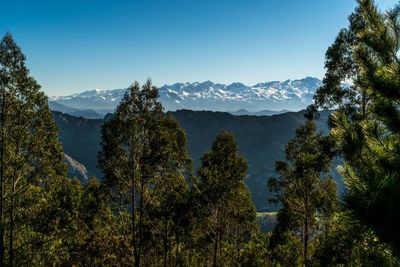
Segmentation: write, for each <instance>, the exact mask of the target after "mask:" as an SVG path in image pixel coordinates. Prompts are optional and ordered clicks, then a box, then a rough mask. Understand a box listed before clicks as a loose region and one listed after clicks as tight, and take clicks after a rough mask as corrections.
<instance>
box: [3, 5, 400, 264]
mask: <svg viewBox="0 0 400 267" xmlns="http://www.w3.org/2000/svg"><path fill="white" fill-rule="evenodd" d="M399 51H400V7H399V6H395V7H394V8H393V9H390V10H388V11H386V12H382V11H380V10H379V9H378V8H377V7H376V6H375V4H374V2H373V1H372V0H358V1H357V8H356V9H355V10H354V12H353V13H352V14H351V15H350V17H349V26H348V27H347V28H345V29H342V30H341V31H340V32H339V34H338V36H337V38H336V39H335V41H334V43H333V44H332V46H330V47H329V48H328V50H327V53H326V62H325V67H326V74H325V77H324V79H323V81H322V84H321V86H320V87H319V88H318V89H317V91H316V94H315V96H314V102H313V104H312V105H310V106H308V108H307V110H305V111H303V112H298V113H285V114H280V115H275V116H260V117H256V116H233V115H230V114H228V113H219V112H206V111H204V112H194V111H188V110H182V111H177V112H174V113H167V114H166V113H165V112H164V109H163V106H162V104H161V102H160V99H159V91H158V88H157V87H156V86H154V85H153V83H152V81H151V79H148V80H147V81H146V82H145V83H143V84H139V83H138V82H133V84H132V85H130V86H129V87H128V89H127V90H125V93H124V95H123V97H122V100H121V102H120V103H119V104H118V106H117V108H116V110H115V112H114V113H113V114H112V115H111V114H110V115H109V116H107V118H106V119H105V120H102V119H97V120H90V119H84V118H82V117H80V118H77V117H73V116H70V115H65V114H62V113H60V112H55V113H52V112H51V110H50V108H49V104H48V97H47V96H46V95H45V94H44V93H43V92H42V91H41V87H40V85H39V84H38V82H37V81H36V80H35V79H34V78H33V77H32V76H31V75H30V72H29V69H28V68H27V67H26V64H25V62H26V57H25V55H24V54H23V53H22V50H21V48H20V47H19V46H18V45H17V44H16V42H15V41H14V38H13V36H12V35H11V34H10V33H6V34H5V36H4V37H3V38H2V40H1V42H0V266H135V267H147V266H214V267H220V266H306V267H311V266H400V258H399V257H400V231H399V227H398V226H399V224H400V211H399V209H398V203H400V106H399V104H400V78H399V77H400V58H399V55H400V54H399ZM344 82H346V83H347V84H350V86H342V85H343V83H344ZM57 125H58V127H57ZM61 142H62V143H63V144H61ZM63 148H64V149H63ZM66 163H67V164H68V166H69V169H67V167H68V166H67V164H66ZM80 163H84V164H85V165H86V167H87V170H86V171H87V172H88V173H87V174H84V175H83V176H82V177H81V179H80V180H78V179H74V178H71V177H69V176H68V173H67V172H68V171H69V172H70V174H71V173H73V172H80V173H85V166H83V165H81V164H80ZM332 165H337V168H336V169H337V171H338V173H339V175H340V179H343V181H344V184H343V187H344V190H343V191H342V192H339V195H338V185H339V184H338V182H337V181H335V178H334V177H333V175H332V172H331V170H332ZM90 173H92V174H97V176H98V177H101V179H98V178H96V177H89V178H88V176H90ZM267 181H268V182H267ZM252 193H253V199H252ZM266 196H268V199H266V198H267V197H266ZM267 201H268V202H267ZM264 203H271V205H272V204H274V205H277V206H276V207H277V208H278V210H277V212H276V213H274V215H272V214H271V213H268V212H264V213H262V214H260V213H257V210H256V205H257V208H258V209H259V210H268V209H269V208H268V206H263V205H264ZM255 204H256V205H255ZM260 215H265V216H264V217H263V218H264V219H265V220H268V219H269V218H270V217H272V216H274V217H275V216H276V224H275V226H274V228H273V230H272V231H270V232H268V233H265V232H262V231H261V230H260V227H259V225H258V223H257V222H259V221H260V220H262V218H261V217H260ZM268 216H270V217H268Z"/></svg>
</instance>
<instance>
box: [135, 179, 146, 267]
mask: <svg viewBox="0 0 400 267" xmlns="http://www.w3.org/2000/svg"><path fill="white" fill-rule="evenodd" d="M143 198H144V185H143V178H142V182H141V185H140V201H139V225H138V226H139V245H138V253H137V254H138V255H137V265H136V266H137V267H138V266H140V258H141V256H142V255H141V254H142V246H143V237H142V234H143V229H142V228H143ZM135 262H136V261H135Z"/></svg>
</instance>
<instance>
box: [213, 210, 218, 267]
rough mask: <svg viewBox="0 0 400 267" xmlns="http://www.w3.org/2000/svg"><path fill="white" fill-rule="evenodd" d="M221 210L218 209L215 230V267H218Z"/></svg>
mask: <svg viewBox="0 0 400 267" xmlns="http://www.w3.org/2000/svg"><path fill="white" fill-rule="evenodd" d="M218 211H219V208H218V207H217V216H216V217H217V223H216V230H215V242H214V258H213V266H214V267H216V266H217V255H218V238H219V212H218Z"/></svg>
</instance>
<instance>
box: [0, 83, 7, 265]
mask: <svg viewBox="0 0 400 267" xmlns="http://www.w3.org/2000/svg"><path fill="white" fill-rule="evenodd" d="M2 98H3V101H2V105H1V169H0V266H4V265H5V264H4V248H5V246H4V219H3V218H4V217H3V204H4V169H5V166H4V163H5V160H4V156H5V155H4V150H5V143H4V130H5V127H4V121H5V114H4V112H5V110H6V95H5V89H3V90H2Z"/></svg>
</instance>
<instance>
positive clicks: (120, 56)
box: [0, 0, 397, 95]
mask: <svg viewBox="0 0 400 267" xmlns="http://www.w3.org/2000/svg"><path fill="white" fill-rule="evenodd" d="M376 3H377V4H378V5H379V7H380V8H381V9H386V8H388V7H392V6H393V4H394V3H397V1H396V0H377V1H376ZM0 6H1V9H2V12H1V15H0V34H1V35H3V34H4V33H5V32H6V31H10V32H11V33H12V34H13V36H14V38H15V40H16V41H17V43H18V44H19V45H20V46H21V47H22V49H23V51H24V53H25V54H26V56H27V64H28V67H29V68H30V69H31V73H32V75H33V76H34V77H35V78H36V79H37V80H38V81H39V83H40V84H41V85H42V86H43V90H44V91H45V92H46V93H47V94H48V95H66V94H70V93H75V92H81V91H84V90H90V89H95V88H99V89H113V88H123V87H127V86H128V85H129V84H130V83H131V82H132V81H133V80H138V81H139V82H143V81H144V80H145V79H146V78H148V77H151V78H152V79H153V81H154V83H155V84H156V85H159V86H161V85H163V84H165V83H174V82H185V81H189V82H194V81H204V80H212V81H215V82H221V83H231V82H243V83H245V84H249V85H251V84H255V83H257V82H262V81H268V80H285V79H288V78H289V79H293V78H302V77H304V76H315V77H319V78H321V77H322V76H323V73H324V69H323V64H324V54H325V51H326V48H327V47H328V46H329V45H330V44H331V43H332V41H333V40H334V38H335V36H336V34H337V32H338V31H339V29H340V28H342V27H345V26H346V25H347V17H348V15H349V14H350V13H351V12H352V11H353V9H354V7H355V1H353V0H303V1H300V0H147V1H145V0H142V1H133V0H130V1H122V0H110V1H102V0H96V1H86V0H79V1H78V0H65V1H62V0H51V1H50V0H49V1H40V0H31V1H20V0H12V1H10V0H8V1H7V0H0Z"/></svg>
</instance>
